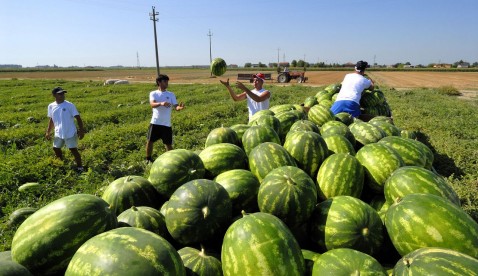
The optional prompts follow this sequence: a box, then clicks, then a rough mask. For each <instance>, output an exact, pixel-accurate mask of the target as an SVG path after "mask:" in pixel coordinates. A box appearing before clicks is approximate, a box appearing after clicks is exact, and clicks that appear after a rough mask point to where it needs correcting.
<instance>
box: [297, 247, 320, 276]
mask: <svg viewBox="0 0 478 276" xmlns="http://www.w3.org/2000/svg"><path fill="white" fill-rule="evenodd" d="M301 251H302V256H304V260H305V275H312V268H313V267H314V263H315V261H317V259H318V258H319V257H320V254H319V253H317V252H314V251H311V250H308V249H301Z"/></svg>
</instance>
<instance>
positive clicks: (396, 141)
mask: <svg viewBox="0 0 478 276" xmlns="http://www.w3.org/2000/svg"><path fill="white" fill-rule="evenodd" d="M415 142H416V141H414V140H412V139H408V138H403V137H400V136H387V137H384V138H383V139H381V140H380V141H378V143H383V144H385V145H387V146H390V147H391V148H393V149H394V150H395V151H396V152H397V153H398V154H399V155H400V157H402V159H403V162H404V164H405V166H419V167H425V165H426V164H427V156H426V154H425V152H423V149H422V147H420V146H418V145H417V144H416V143H415Z"/></svg>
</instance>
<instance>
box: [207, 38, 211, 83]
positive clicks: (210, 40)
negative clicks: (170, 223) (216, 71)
mask: <svg viewBox="0 0 478 276" xmlns="http://www.w3.org/2000/svg"><path fill="white" fill-rule="evenodd" d="M207 36H209V64H211V63H212V48H211V37H212V33H211V29H209V33H208V34H207ZM211 78H212V71H211Z"/></svg>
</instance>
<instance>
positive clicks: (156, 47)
mask: <svg viewBox="0 0 478 276" xmlns="http://www.w3.org/2000/svg"><path fill="white" fill-rule="evenodd" d="M154 9H155V7H154V6H153V12H152V13H150V14H149V16H150V18H149V19H150V20H153V26H154V46H155V49H156V72H157V74H158V76H159V58H158V38H157V36H156V22H157V21H158V19H156V15H158V14H159V13H158V12H155V10H154Z"/></svg>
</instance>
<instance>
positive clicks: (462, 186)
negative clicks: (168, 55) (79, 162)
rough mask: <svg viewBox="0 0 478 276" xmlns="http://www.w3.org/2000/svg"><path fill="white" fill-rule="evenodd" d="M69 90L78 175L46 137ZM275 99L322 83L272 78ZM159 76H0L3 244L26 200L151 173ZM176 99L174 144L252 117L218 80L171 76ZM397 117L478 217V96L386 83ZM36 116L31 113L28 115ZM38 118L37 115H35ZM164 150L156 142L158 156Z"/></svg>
mask: <svg viewBox="0 0 478 276" xmlns="http://www.w3.org/2000/svg"><path fill="white" fill-rule="evenodd" d="M58 85H60V86H62V87H63V88H64V89H66V90H68V93H67V95H66V99H67V100H68V101H71V102H73V103H74V104H75V105H76V106H77V108H78V110H79V111H80V113H81V117H82V119H83V121H84V124H85V128H86V130H87V134H86V135H85V138H84V139H83V140H81V141H80V142H79V150H80V153H81V155H82V158H83V162H84V164H85V165H86V167H87V168H88V171H87V172H86V173H84V174H82V175H80V176H78V175H77V174H76V173H75V172H74V171H73V168H74V162H73V157H72V155H71V154H70V153H69V152H68V151H67V150H64V153H65V161H64V162H63V161H59V160H57V159H55V158H54V153H53V150H52V148H51V142H47V141H46V140H45V139H44V133H45V130H46V128H47V123H48V120H47V117H46V113H47V110H46V109H47V106H48V104H49V103H50V102H52V101H53V100H54V98H53V97H52V96H51V93H50V91H51V89H52V88H53V87H55V86H58ZM267 88H268V89H270V90H271V91H272V93H273V94H272V95H273V96H272V100H271V106H272V105H277V104H283V103H294V104H299V103H302V102H303V101H304V99H305V98H307V97H309V96H312V95H315V94H316V93H317V92H318V91H319V90H321V88H317V87H315V88H314V87H306V86H301V85H292V86H272V85H268V86H267ZM154 89H156V87H154V86H153V85H152V84H131V85H125V86H103V85H102V83H99V82H91V81H90V82H73V81H64V80H16V79H12V80H6V81H0V97H1V99H2V100H1V101H0V191H1V193H0V218H1V219H0V251H3V250H8V249H9V248H10V245H11V239H12V237H13V234H14V232H15V230H16V228H15V227H10V226H8V225H7V221H8V216H9V215H10V214H11V213H12V212H13V211H14V210H16V209H18V208H20V207H27V206H28V207H37V208H38V207H42V206H44V205H45V204H47V203H49V202H51V201H53V200H56V199H58V198H60V197H63V196H66V195H70V194H73V193H89V194H96V195H99V196H101V195H102V193H103V191H104V189H105V188H106V186H107V185H108V184H109V183H110V182H112V181H113V180H114V179H116V178H119V177H122V176H126V175H140V176H144V177H147V176H148V172H149V166H148V165H146V164H145V163H144V162H143V159H144V156H145V153H144V151H145V142H146V131H147V128H148V125H149V121H150V119H151V108H150V107H149V103H148V96H149V92H150V91H152V90H154ZM169 90H171V91H173V92H174V93H175V94H176V96H177V98H178V101H182V102H184V103H185V104H186V108H185V109H184V110H183V111H180V112H173V114H172V123H173V132H174V147H175V148H185V149H191V150H201V149H202V148H203V147H204V143H205V140H206V137H207V134H208V133H209V132H210V131H211V130H212V129H214V128H217V127H220V126H231V125H233V124H238V123H247V120H248V115H247V108H246V103H245V102H234V101H232V99H230V97H229V95H228V92H227V91H226V89H225V88H224V87H223V86H222V85H220V84H218V85H201V84H194V85H179V84H171V85H170V88H169ZM382 91H383V92H384V94H385V96H386V98H387V100H388V102H389V104H390V106H391V108H392V110H393V118H394V122H395V124H396V125H397V126H398V127H399V128H402V129H408V130H415V131H418V134H419V135H418V136H419V139H420V141H422V142H424V143H425V144H427V145H428V146H429V147H430V148H431V149H432V150H433V152H434V154H435V162H434V168H435V169H436V170H437V171H438V173H440V174H441V175H443V176H445V177H446V178H447V180H448V181H449V183H450V184H451V185H452V186H453V187H454V188H455V190H456V191H457V192H458V194H459V196H460V198H461V201H462V205H463V208H464V209H465V210H466V211H467V212H468V213H469V214H470V215H472V216H473V217H474V218H475V220H478V180H477V179H478V165H477V162H478V113H477V112H476V110H477V101H476V100H473V101H465V100H461V99H458V98H456V97H450V96H448V94H446V93H445V94H443V93H440V91H439V90H433V89H416V90H406V91H396V90H392V89H387V88H382ZM29 118H30V119H29ZM32 118H33V119H32ZM163 152H164V149H163V145H162V144H161V143H160V142H157V143H156V144H155V150H154V153H153V157H157V156H159V155H160V154H162V153H163ZM26 182H39V183H40V184H41V185H42V187H43V189H41V191H40V192H38V193H36V194H33V193H32V194H28V193H20V192H18V190H17V189H18V187H19V186H20V185H22V184H24V183H26Z"/></svg>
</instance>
